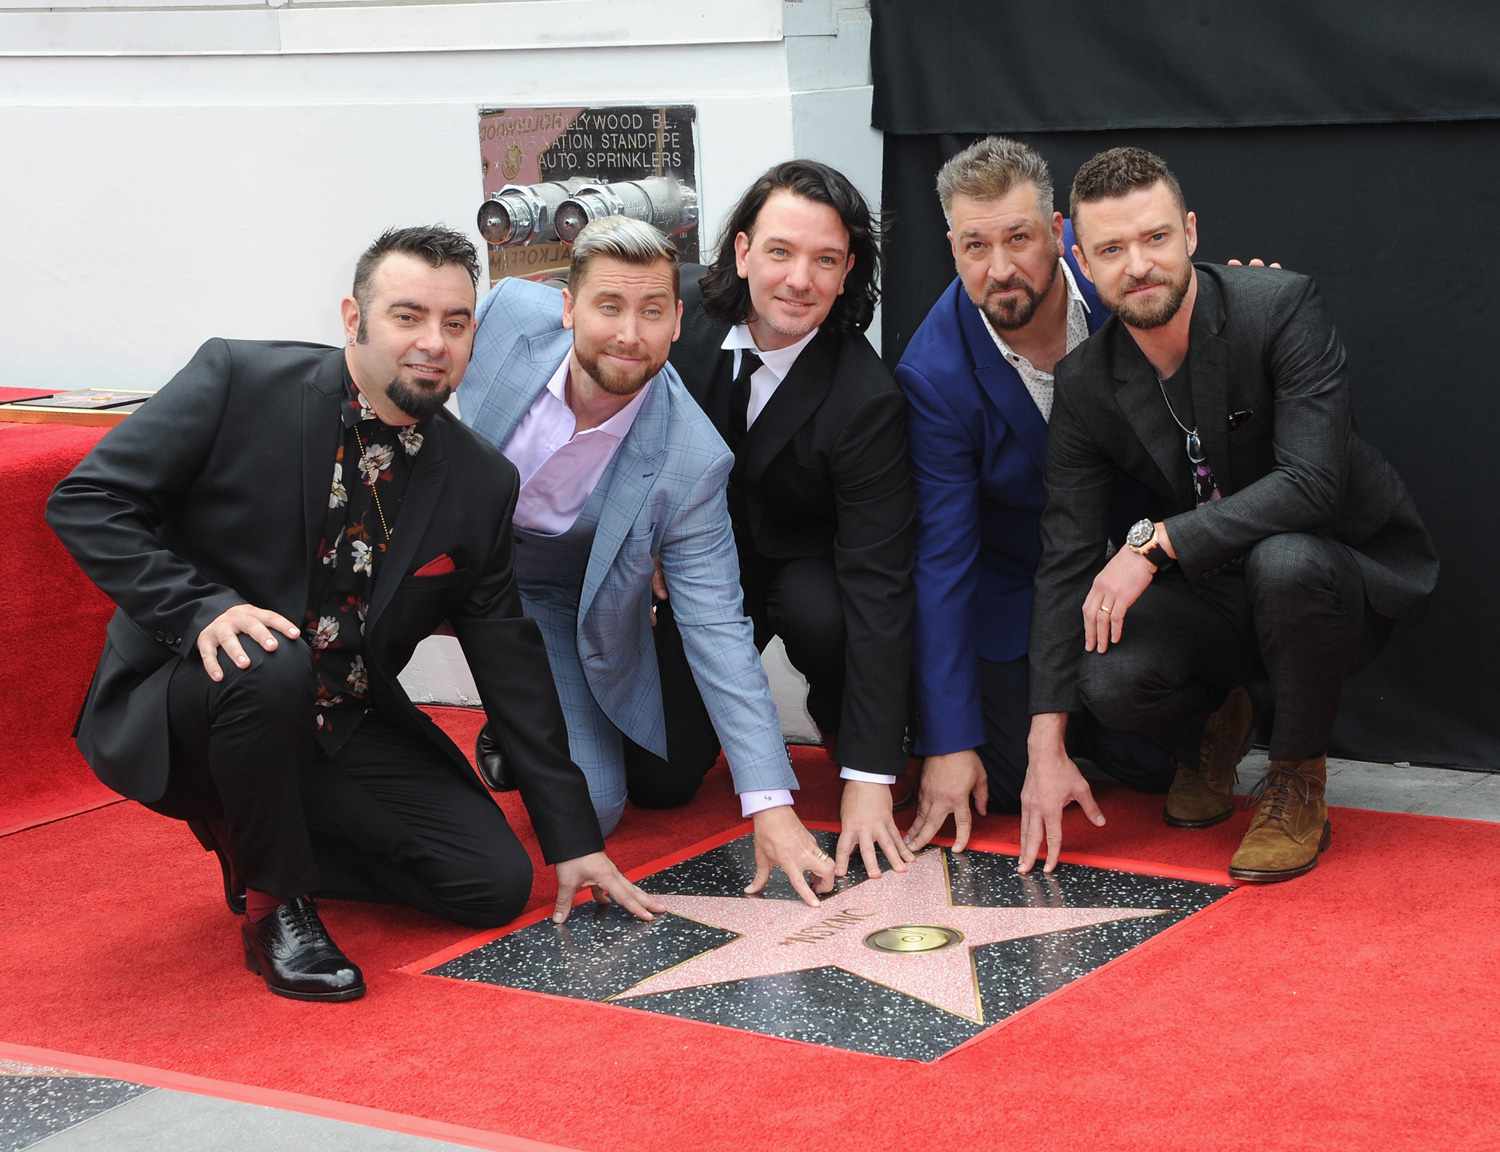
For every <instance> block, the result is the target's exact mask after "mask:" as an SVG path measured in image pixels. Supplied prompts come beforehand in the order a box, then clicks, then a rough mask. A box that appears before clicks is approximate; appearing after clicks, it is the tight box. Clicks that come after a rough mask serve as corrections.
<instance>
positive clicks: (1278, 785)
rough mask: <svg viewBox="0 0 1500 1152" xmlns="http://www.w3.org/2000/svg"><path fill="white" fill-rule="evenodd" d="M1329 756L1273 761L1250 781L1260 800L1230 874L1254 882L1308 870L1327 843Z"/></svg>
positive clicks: (1286, 877) (1329, 830)
mask: <svg viewBox="0 0 1500 1152" xmlns="http://www.w3.org/2000/svg"><path fill="white" fill-rule="evenodd" d="M1327 786H1328V761H1327V760H1326V759H1325V758H1324V757H1322V756H1316V757H1314V758H1313V759H1311V760H1272V761H1271V763H1270V765H1269V766H1268V767H1267V769H1266V775H1265V779H1263V780H1262V781H1261V782H1260V783H1259V784H1257V785H1256V786H1255V790H1256V792H1257V793H1259V795H1260V803H1259V805H1258V806H1257V807H1256V809H1255V816H1254V817H1253V818H1252V819H1251V821H1250V830H1249V831H1248V832H1246V833H1245V838H1244V839H1243V840H1241V841H1240V847H1239V850H1238V851H1237V852H1235V854H1234V859H1232V860H1230V862H1229V874H1230V875H1231V876H1233V877H1234V878H1235V879H1236V880H1248V881H1250V882H1251V883H1253V884H1272V883H1275V882H1276V881H1277V880H1290V879H1291V878H1292V877H1293V876H1301V875H1302V873H1304V872H1310V871H1311V870H1312V869H1313V867H1314V866H1315V865H1316V864H1317V863H1318V853H1319V852H1322V851H1323V850H1324V849H1325V848H1327V847H1328V842H1329V840H1330V839H1331V838H1332V836H1333V828H1332V826H1331V825H1330V824H1329V823H1328V803H1327V801H1326V800H1325V799H1324V795H1323V794H1324V791H1325V789H1326V788H1327Z"/></svg>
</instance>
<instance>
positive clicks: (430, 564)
mask: <svg viewBox="0 0 1500 1152" xmlns="http://www.w3.org/2000/svg"><path fill="white" fill-rule="evenodd" d="M452 571H453V557H452V556H449V555H448V553H446V552H444V553H443V554H442V555H441V556H434V557H433V558H432V559H431V560H429V561H427V563H426V564H423V565H422V567H420V568H418V569H417V570H416V571H415V572H413V573H412V575H413V576H445V575H447V574H448V573H449V572H452Z"/></svg>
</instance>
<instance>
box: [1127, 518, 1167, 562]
mask: <svg viewBox="0 0 1500 1152" xmlns="http://www.w3.org/2000/svg"><path fill="white" fill-rule="evenodd" d="M1125 543H1126V545H1127V546H1128V547H1129V548H1130V550H1131V551H1132V552H1134V553H1135V554H1136V555H1137V556H1144V557H1145V558H1146V561H1147V563H1149V564H1150V565H1151V567H1153V568H1155V569H1156V570H1157V571H1158V572H1160V571H1162V570H1163V569H1166V568H1170V567H1171V566H1172V565H1173V564H1175V563H1177V561H1175V560H1173V559H1172V557H1170V556H1168V555H1167V550H1166V549H1165V548H1163V547H1162V546H1161V541H1159V540H1158V539H1157V538H1156V521H1155V520H1152V519H1151V518H1150V517H1149V516H1148V517H1147V518H1146V519H1144V520H1137V521H1136V522H1135V523H1134V524H1132V525H1131V526H1130V531H1129V532H1127V533H1125Z"/></svg>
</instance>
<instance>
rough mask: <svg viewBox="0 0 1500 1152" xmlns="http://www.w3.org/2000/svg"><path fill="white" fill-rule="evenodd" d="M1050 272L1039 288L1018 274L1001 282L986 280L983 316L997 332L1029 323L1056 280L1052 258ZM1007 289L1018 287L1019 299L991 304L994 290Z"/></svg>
mask: <svg viewBox="0 0 1500 1152" xmlns="http://www.w3.org/2000/svg"><path fill="white" fill-rule="evenodd" d="M1049 267H1050V268H1051V274H1050V275H1049V276H1048V277H1047V283H1045V284H1043V285H1042V286H1041V288H1040V290H1038V289H1035V288H1032V286H1031V285H1030V284H1028V283H1026V281H1024V280H1022V279H1021V278H1020V277H1019V276H1012V277H1011V278H1010V279H1009V280H1006V281H1005V282H1004V283H1001V282H1000V281H998V280H987V281H986V282H985V285H984V304H983V305H982V308H983V310H984V314H985V317H986V318H987V319H988V320H989V322H990V325H991V326H992V327H993V328H994V329H995V330H996V331H997V332H1014V331H1015V330H1016V329H1017V328H1024V327H1026V325H1028V324H1030V323H1031V318H1032V317H1033V316H1035V315H1036V310H1037V305H1039V304H1040V303H1041V302H1042V301H1043V300H1044V299H1045V298H1046V296H1047V293H1048V292H1050V291H1052V285H1053V284H1055V283H1056V282H1057V260H1056V259H1055V258H1054V259H1053V261H1052V263H1051V264H1050V265H1049ZM1008 289H1018V290H1019V291H1020V292H1021V299H1020V300H1018V301H1017V302H1016V303H1014V304H1010V305H1002V304H991V303H990V296H991V295H992V294H994V293H995V292H1003V291H1006V290H1008Z"/></svg>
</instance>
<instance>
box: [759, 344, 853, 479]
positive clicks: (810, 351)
mask: <svg viewBox="0 0 1500 1152" xmlns="http://www.w3.org/2000/svg"><path fill="white" fill-rule="evenodd" d="M838 338H839V337H838V335H837V333H835V332H833V331H831V330H829V329H827V328H825V329H823V330H822V331H821V332H819V333H818V334H817V335H816V336H814V337H813V340H812V343H810V344H809V345H808V346H807V347H806V348H804V349H802V354H801V355H800V356H798V357H797V362H796V363H795V364H793V365H792V370H791V371H790V372H788V373H787V377H786V379H785V380H783V381H782V382H781V383H780V384H778V385H777V386H776V391H775V392H773V393H772V394H771V399H770V400H768V401H767V402H766V406H765V407H764V408H762V409H761V411H760V415H758V416H757V417H756V418H755V423H754V424H752V425H751V426H750V429H749V430H748V431H747V432H746V433H745V438H744V439H743V440H742V441H740V451H739V452H738V453H736V455H737V456H738V457H740V459H739V460H736V462H735V464H736V471H739V472H741V473H742V474H743V475H744V476H745V477H746V478H747V479H749V480H758V479H759V478H760V476H761V474H762V473H764V472H765V470H766V468H767V466H768V465H769V464H770V463H771V461H772V460H774V459H775V458H776V456H777V454H778V453H779V452H780V451H781V450H782V449H783V448H785V447H786V444H787V441H788V440H790V439H791V438H792V437H793V436H794V435H795V434H796V432H797V429H799V428H801V427H802V426H803V425H804V424H806V423H807V422H808V421H809V420H811V419H812V416H813V413H814V412H816V411H817V410H818V408H819V406H820V405H821V404H822V403H823V401H824V399H825V398H826V397H827V396H828V392H829V389H831V388H832V387H833V370H834V366H835V362H836V359H837V358H836V356H835V348H836V342H837V340H838Z"/></svg>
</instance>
